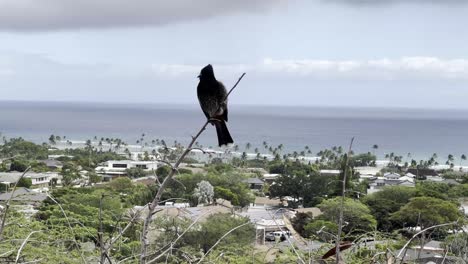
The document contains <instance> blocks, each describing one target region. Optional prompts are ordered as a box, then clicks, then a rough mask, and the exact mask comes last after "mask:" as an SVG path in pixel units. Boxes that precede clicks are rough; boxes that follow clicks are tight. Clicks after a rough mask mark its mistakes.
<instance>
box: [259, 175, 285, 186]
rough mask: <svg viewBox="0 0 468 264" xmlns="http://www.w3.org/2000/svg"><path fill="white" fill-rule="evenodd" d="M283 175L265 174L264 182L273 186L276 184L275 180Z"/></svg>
mask: <svg viewBox="0 0 468 264" xmlns="http://www.w3.org/2000/svg"><path fill="white" fill-rule="evenodd" d="M280 175H281V174H277V173H273V174H272V173H267V174H263V180H264V181H265V183H268V184H272V183H274V182H275V180H276V179H277V178H278V177H279V176H280Z"/></svg>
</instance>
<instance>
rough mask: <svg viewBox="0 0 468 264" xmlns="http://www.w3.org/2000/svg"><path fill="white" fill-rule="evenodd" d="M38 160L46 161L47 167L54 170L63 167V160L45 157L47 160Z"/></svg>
mask: <svg viewBox="0 0 468 264" xmlns="http://www.w3.org/2000/svg"><path fill="white" fill-rule="evenodd" d="M38 161H39V162H42V163H44V164H45V165H46V166H47V168H49V169H52V170H57V169H61V168H62V167H63V164H62V162H61V161H58V160H54V159H45V160H38Z"/></svg>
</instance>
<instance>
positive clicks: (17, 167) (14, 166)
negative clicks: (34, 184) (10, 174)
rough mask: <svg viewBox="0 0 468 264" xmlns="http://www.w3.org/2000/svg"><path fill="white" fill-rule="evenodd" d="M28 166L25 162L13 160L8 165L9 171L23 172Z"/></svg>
mask: <svg viewBox="0 0 468 264" xmlns="http://www.w3.org/2000/svg"><path fill="white" fill-rule="evenodd" d="M28 166H29V163H28V162H27V161H26V160H17V159H15V160H13V161H12V162H11V164H10V171H18V172H24V171H25V170H26V169H27V168H28Z"/></svg>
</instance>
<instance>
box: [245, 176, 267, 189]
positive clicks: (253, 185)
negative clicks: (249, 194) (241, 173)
mask: <svg viewBox="0 0 468 264" xmlns="http://www.w3.org/2000/svg"><path fill="white" fill-rule="evenodd" d="M243 182H245V183H247V184H248V185H249V188H250V189H251V190H261V189H262V188H263V185H265V183H264V182H263V181H262V180H260V179H259V178H248V179H246V180H244V181H243Z"/></svg>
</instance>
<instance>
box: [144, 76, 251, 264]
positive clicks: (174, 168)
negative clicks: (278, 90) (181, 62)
mask: <svg viewBox="0 0 468 264" xmlns="http://www.w3.org/2000/svg"><path fill="white" fill-rule="evenodd" d="M244 76H245V73H243V74H242V75H241V76H240V77H239V79H238V80H237V82H236V83H235V84H234V86H233V87H232V88H231V90H229V92H228V93H227V95H226V97H225V98H224V100H223V101H226V100H227V99H228V97H229V95H230V94H231V92H232V91H233V90H234V89H235V88H236V87H237V85H238V84H239V82H240V81H241V80H242V78H243V77H244ZM209 123H210V120H207V121H206V122H205V124H204V125H203V126H202V127H201V129H200V130H199V131H198V133H197V134H196V135H195V136H194V137H192V141H191V142H190V143H189V145H188V146H187V148H186V149H185V150H184V152H183V153H182V155H180V157H179V158H178V159H177V161H176V162H175V164H174V165H173V166H172V169H171V172H170V173H169V175H168V176H167V177H166V178H165V179H164V180H163V182H162V184H161V186H160V187H159V189H158V192H157V193H156V195H155V197H154V199H153V201H152V202H151V203H150V204H149V205H148V215H147V216H146V218H145V221H144V224H143V231H142V234H141V252H140V253H141V255H140V263H141V264H145V263H146V257H147V252H148V246H149V241H148V231H149V225H150V223H151V219H152V217H153V214H154V210H156V207H157V206H158V204H159V201H160V199H161V196H162V194H163V192H164V190H165V189H166V186H167V184H168V183H169V181H170V180H171V179H172V177H173V176H174V174H175V173H176V172H177V168H178V167H179V165H180V163H182V161H183V160H184V158H185V156H187V154H188V153H189V152H190V151H191V149H192V146H193V145H194V144H195V141H196V140H197V139H198V137H199V136H200V135H201V134H202V133H203V131H205V129H206V127H207V126H208V124H209Z"/></svg>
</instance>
